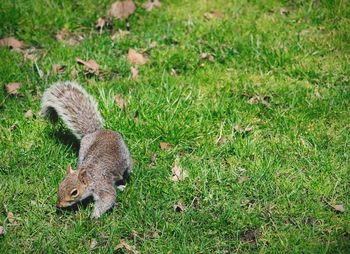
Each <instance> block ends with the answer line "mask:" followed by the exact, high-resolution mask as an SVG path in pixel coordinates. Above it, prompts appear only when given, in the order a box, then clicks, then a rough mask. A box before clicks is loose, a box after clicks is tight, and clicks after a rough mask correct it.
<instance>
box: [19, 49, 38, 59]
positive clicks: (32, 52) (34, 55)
mask: <svg viewBox="0 0 350 254" xmlns="http://www.w3.org/2000/svg"><path fill="white" fill-rule="evenodd" d="M22 53H23V57H24V59H26V60H30V61H33V62H34V61H37V60H38V59H39V55H40V53H41V50H39V49H37V48H33V47H32V48H29V49H26V50H22Z"/></svg>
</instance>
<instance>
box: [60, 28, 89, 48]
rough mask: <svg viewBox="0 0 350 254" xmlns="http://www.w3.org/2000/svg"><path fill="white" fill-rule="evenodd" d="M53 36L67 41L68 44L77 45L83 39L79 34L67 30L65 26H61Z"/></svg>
mask: <svg viewBox="0 0 350 254" xmlns="http://www.w3.org/2000/svg"><path fill="white" fill-rule="evenodd" d="M55 37H56V40H58V41H62V42H64V43H67V44H68V45H70V46H74V45H77V44H79V43H80V42H81V41H82V40H83V39H84V38H83V37H82V36H81V35H78V34H73V33H71V32H69V31H68V29H67V28H63V29H62V30H61V31H59V32H58V33H57V34H56V36H55Z"/></svg>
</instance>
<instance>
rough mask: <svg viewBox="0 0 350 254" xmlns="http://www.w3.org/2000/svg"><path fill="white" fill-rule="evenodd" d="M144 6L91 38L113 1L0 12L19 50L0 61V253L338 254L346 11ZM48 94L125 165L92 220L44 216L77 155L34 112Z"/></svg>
mask: <svg viewBox="0 0 350 254" xmlns="http://www.w3.org/2000/svg"><path fill="white" fill-rule="evenodd" d="M144 2H145V1H135V4H136V11H135V12H134V13H133V14H132V15H131V16H130V17H129V18H128V19H127V20H118V19H117V18H114V19H108V20H107V22H106V23H107V24H106V25H105V26H104V27H103V29H98V28H96V27H95V26H96V21H97V20H98V18H100V17H101V18H106V19H107V15H108V10H109V9H110V8H111V4H112V3H113V1H101V0H84V1H69V0H60V1H55V0H37V1H25V0H18V1H11V0H2V1H1V2H0V38H6V37H15V38H16V39H18V40H20V41H22V42H24V44H25V47H24V48H22V49H10V48H8V47H0V59H1V64H0V84H1V86H2V87H1V89H0V157H1V161H0V226H1V228H0V231H2V232H0V253H90V252H91V253H113V252H117V253H118V252H119V253H128V252H131V253H236V252H237V253H281V252H285V253H349V251H350V212H349V210H350V195H349V193H350V184H349V183H350V163H349V162H350V161H349V155H350V154H349V152H350V65H349V63H350V32H349V27H350V3H349V1H346V0H339V1H325V0H324V1H323V0H320V1H298V0H295V1H269V0H263V1H255V0H253V1H244V0H237V1H226V0H216V1H214V0H213V1H205V0H193V1H191V0H176V1H175V0H173V1H170V0H167V1H166V0H164V1H161V3H162V5H161V6H160V7H159V8H154V9H153V10H151V11H146V10H145V9H144V8H142V4H143V3H144ZM126 31H128V32H126ZM62 37H63V38H62ZM129 49H134V50H136V52H139V53H142V54H143V56H144V57H147V59H148V61H147V63H146V64H143V65H134V64H131V63H130V60H128V52H129ZM77 58H79V59H82V60H84V61H88V60H94V61H95V62H96V63H97V64H98V65H99V70H98V71H92V70H91V69H90V70H89V69H88V67H86V66H84V65H81V64H79V63H78V62H77ZM132 66H133V68H136V69H137V70H138V77H135V75H132V72H131V67H132ZM133 71H134V72H135V69H133ZM60 80H61V81H62V80H75V81H77V82H79V83H81V84H82V85H83V86H84V87H85V88H86V89H87V90H88V91H89V93H91V94H92V95H93V96H94V97H95V98H96V100H97V101H98V103H99V108H100V110H101V113H102V115H103V118H104V119H105V127H106V128H110V129H113V130H118V131H119V132H121V133H122V134H123V136H124V137H125V140H126V142H127V144H128V146H129V148H130V151H131V154H132V157H133V160H134V163H135V167H134V172H133V174H132V175H131V176H130V179H129V180H128V181H127V182H126V187H125V189H124V191H119V190H117V205H116V206H115V207H114V209H113V210H112V211H110V212H108V213H106V214H104V215H103V216H102V217H101V218H100V219H99V220H91V219H90V214H91V212H92V209H93V203H91V202H90V203H87V204H82V205H79V206H78V207H77V208H76V209H75V210H68V211H60V210H57V209H56V207H55V204H56V202H57V188H58V184H59V183H60V181H61V180H62V179H63V177H64V175H65V168H66V166H67V165H68V164H69V163H70V164H72V165H76V163H77V149H78V144H77V142H76V141H74V140H72V139H71V138H70V132H69V130H68V129H67V128H66V127H65V125H64V124H63V123H62V122H58V123H56V124H53V123H51V122H50V121H48V120H47V119H43V118H42V117H41V116H40V114H39V113H38V112H39V110H40V100H41V96H42V94H43V92H44V90H45V89H46V88H47V87H49V86H50V84H52V83H53V82H56V81H60ZM13 82H19V83H21V87H20V88H19V89H18V90H17V93H16V94H9V93H8V92H7V91H6V89H5V87H6V85H7V84H10V83H13ZM115 98H117V100H116V99H115ZM122 104H123V105H122ZM30 110H31V111H30ZM161 142H162V143H161ZM175 165H176V166H177V167H180V168H181V169H182V170H183V172H185V173H187V177H185V178H184V179H181V181H173V180H172V179H171V176H172V169H173V167H174V166H175ZM120 243H126V244H127V245H126V247H127V248H128V246H130V248H131V249H130V248H129V250H127V248H125V247H124V248H120V249H118V248H117V249H118V250H115V248H116V246H117V245H118V244H120Z"/></svg>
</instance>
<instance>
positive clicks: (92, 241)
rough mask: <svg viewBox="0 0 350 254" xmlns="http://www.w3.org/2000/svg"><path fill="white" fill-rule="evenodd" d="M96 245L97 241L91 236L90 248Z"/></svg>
mask: <svg viewBox="0 0 350 254" xmlns="http://www.w3.org/2000/svg"><path fill="white" fill-rule="evenodd" d="M96 246H97V241H96V239H95V238H92V239H91V241H90V249H91V250H93V249H95V248H96Z"/></svg>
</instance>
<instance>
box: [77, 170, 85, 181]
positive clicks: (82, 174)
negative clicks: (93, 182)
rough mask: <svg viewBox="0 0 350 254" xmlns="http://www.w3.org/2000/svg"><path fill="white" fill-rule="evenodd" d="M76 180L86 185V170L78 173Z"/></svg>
mask: <svg viewBox="0 0 350 254" xmlns="http://www.w3.org/2000/svg"><path fill="white" fill-rule="evenodd" d="M78 179H79V181H80V182H81V183H83V184H87V174H86V170H85V169H83V170H81V171H80V172H79V174H78Z"/></svg>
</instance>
